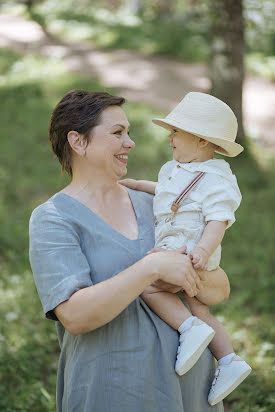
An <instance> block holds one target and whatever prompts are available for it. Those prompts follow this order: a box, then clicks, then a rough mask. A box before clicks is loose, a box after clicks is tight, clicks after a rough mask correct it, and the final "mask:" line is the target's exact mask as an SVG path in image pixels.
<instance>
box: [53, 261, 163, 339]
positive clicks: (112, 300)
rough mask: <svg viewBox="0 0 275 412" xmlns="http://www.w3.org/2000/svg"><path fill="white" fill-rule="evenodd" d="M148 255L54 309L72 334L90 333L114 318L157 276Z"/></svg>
mask: <svg viewBox="0 0 275 412" xmlns="http://www.w3.org/2000/svg"><path fill="white" fill-rule="evenodd" d="M147 262H148V257H146V258H144V259H141V260H140V261H138V262H137V263H135V264H134V265H132V266H130V267H129V268H127V269H125V270H124V271H123V272H120V273H119V274H117V275H115V276H114V277H112V278H110V279H107V280H105V281H103V282H100V283H98V284H96V285H93V286H90V287H87V288H84V289H81V290H79V291H77V292H75V293H74V294H73V295H72V296H71V297H70V299H69V300H67V301H65V302H63V303H61V304H60V305H59V306H57V307H56V308H55V309H54V312H55V314H56V316H57V318H58V319H59V320H60V322H61V323H62V324H63V326H64V327H65V328H66V329H67V330H68V331H69V332H70V333H72V334H74V335H78V334H82V333H87V332H89V331H92V330H94V329H96V328H99V327H100V326H103V325H105V324H106V323H108V322H110V321H111V320H113V319H114V318H115V317H116V316H118V315H119V314H120V313H121V312H122V311H123V310H124V309H125V308H126V307H127V306H128V305H129V304H130V303H131V302H132V301H134V299H136V298H137V297H138V296H139V295H140V294H141V293H142V292H143V291H144V289H145V288H146V287H147V286H149V285H151V284H152V283H153V282H154V281H155V280H157V279H158V274H154V273H150V271H149V270H148V269H149V267H148V264H147Z"/></svg>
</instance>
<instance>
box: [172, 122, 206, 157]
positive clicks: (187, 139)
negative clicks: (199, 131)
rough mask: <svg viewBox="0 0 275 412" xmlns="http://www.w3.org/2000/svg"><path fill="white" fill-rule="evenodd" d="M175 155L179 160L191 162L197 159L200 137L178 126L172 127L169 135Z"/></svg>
mask: <svg viewBox="0 0 275 412" xmlns="http://www.w3.org/2000/svg"><path fill="white" fill-rule="evenodd" d="M168 140H169V142H170V146H171V147H172V150H173V157H174V159H175V160H176V161H177V162H180V163H190V162H193V161H195V160H196V158H197V156H198V151H199V138H198V137H197V136H194V135H192V134H191V133H188V132H185V131H184V130H180V129H177V128H174V129H171V133H170V135H169V136H168Z"/></svg>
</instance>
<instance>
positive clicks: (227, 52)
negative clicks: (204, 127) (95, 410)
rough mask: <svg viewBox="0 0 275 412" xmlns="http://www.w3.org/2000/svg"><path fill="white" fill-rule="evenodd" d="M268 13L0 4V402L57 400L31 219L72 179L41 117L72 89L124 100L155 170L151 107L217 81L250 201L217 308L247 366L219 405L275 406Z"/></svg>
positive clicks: (273, 139)
mask: <svg viewBox="0 0 275 412" xmlns="http://www.w3.org/2000/svg"><path fill="white" fill-rule="evenodd" d="M274 15H275V3H274V2H273V1H272V0H257V1H256V0H243V1H241V0H213V1H210V0H170V1H165V0H148V1H147V0H146V1H145V0H102V1H96V0H94V1H92V0H78V1H73V0H45V1H35V0H29V1H27V0H25V1H24V0H22V1H6V2H3V1H2V2H0V102H1V106H0V142H1V150H0V221H1V230H0V273H1V275H0V319H1V321H0V411H3V412H14V411H24V412H27V411H31V412H32V411H33V412H43V411H45V412H46V411H47V412H53V411H54V410H55V380H56V369H57V361H58V354H59V347H58V343H57V338H56V333H55V324H54V322H51V321H47V320H44V319H43V313H42V309H41V305H40V302H39V300H38V297H37V293H36V290H35V286H34V284H33V280H32V274H31V270H30V267H29V262H28V220H29V217H30V214H31V211H32V210H33V209H34V207H36V206H37V205H38V204H40V203H42V202H43V201H45V200H46V199H48V198H49V197H50V196H51V195H53V194H54V193H55V192H57V191H58V190H60V189H61V188H62V187H63V186H64V185H65V184H66V183H67V182H68V178H67V177H66V176H62V175H61V172H60V167H59V164H58V162H57V160H56V159H55V158H54V155H53V154H52V153H51V150H50V146H49V143H48V139H47V127H48V121H49V117H50V113H51V111H52V109H53V107H54V106H55V104H56V103H57V102H58V101H59V99H60V98H61V97H62V96H63V94H64V93H65V92H66V91H68V90H70V89H73V88H84V89H89V90H106V91H109V92H111V93H115V94H118V95H123V96H125V97H126V98H127V99H128V102H127V104H126V106H125V110H126V112H127V115H128V117H129V120H130V122H131V125H132V137H133V138H134V140H135V141H136V149H135V150H134V151H133V152H132V154H131V157H130V160H129V168H128V176H129V177H134V178H144V179H156V178H157V172H158V170H159V168H160V166H161V165H162V164H163V163H164V162H165V161H167V160H169V159H171V152H170V148H169V145H168V144H167V141H166V136H167V133H166V132H165V131H164V130H162V129H161V128H158V127H157V126H155V125H153V124H152V123H151V119H152V117H154V116H162V115H165V114H167V112H168V111H170V110H171V109H172V108H173V107H174V106H175V104H177V103H178V102H179V101H180V99H181V98H182V97H183V96H184V94H185V93H187V92H189V91H191V90H193V91H194V90H195V91H204V92H210V93H212V94H214V95H216V96H217V97H220V98H222V99H223V100H224V101H226V102H227V103H228V104H230V106H231V107H232V108H233V110H234V111H235V112H236V114H237V116H238V120H239V134H238V141H239V142H240V143H241V144H243V145H244V146H245V148H246V149H245V151H244V152H243V153H242V154H241V155H240V156H238V157H237V158H235V159H227V160H229V162H230V164H231V167H232V169H233V171H234V173H235V174H236V175H237V177H238V181H239V185H240V188H241V191H242V194H243V201H242V204H241V207H240V208H239V210H238V211H237V214H236V217H237V222H236V223H235V224H234V225H233V227H232V228H231V229H230V230H229V231H228V233H226V236H225V239H224V241H223V258H222V267H223V268H224V269H225V271H226V272H227V274H228V276H229V278H230V282H231V297H230V299H229V300H228V301H227V302H225V303H223V304H220V305H218V306H217V307H215V308H213V312H214V313H215V314H216V315H217V316H218V317H219V319H220V320H221V321H222V322H223V323H224V324H225V325H226V327H227V329H228V331H229V333H230V335H231V336H232V340H233V342H234V346H235V349H236V352H238V354H240V355H241V356H243V357H244V358H245V359H246V360H247V361H248V362H249V363H250V364H251V365H252V367H253V372H252V374H251V375H250V377H249V378H248V379H247V380H246V381H245V382H244V383H243V384H242V385H241V386H240V387H239V388H238V389H237V390H235V391H234V392H233V393H232V394H231V395H230V396H229V397H228V398H227V399H226V401H225V408H226V410H227V411H228V412H229V411H230V412H233V411H234V412H238V411H242V412H272V411H274V410H275V393H274V386H275V377H274V371H275V366H274V336H275V328H274V308H275V304H274V300H275V299H274V285H275V273H274V272H275V260H274V240H275V235H274V233H275V231H274V226H273V225H274V223H275V222H274V217H275V214H274V197H275V196H274V178H275V167H274V161H275V127H274V126H275V29H274V27H275V26H274ZM122 396H123V394H122ZM148 412H149V411H148ZM192 412H196V411H192Z"/></svg>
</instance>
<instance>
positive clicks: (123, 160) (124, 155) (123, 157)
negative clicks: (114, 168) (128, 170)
mask: <svg viewBox="0 0 275 412" xmlns="http://www.w3.org/2000/svg"><path fill="white" fill-rule="evenodd" d="M114 156H115V158H116V159H118V160H119V161H120V162H121V163H124V164H127V162H128V153H121V154H118V155H114Z"/></svg>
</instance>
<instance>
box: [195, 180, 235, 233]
mask: <svg viewBox="0 0 275 412" xmlns="http://www.w3.org/2000/svg"><path fill="white" fill-rule="evenodd" d="M205 187H206V186H205ZM206 189H208V190H206V191H205V195H204V198H203V200H202V214H203V216H204V218H205V221H206V222H209V221H210V220H218V221H220V222H225V221H228V225H227V228H229V227H230V226H231V225H232V224H233V223H234V222H235V211H236V210H237V208H238V207H239V205H240V203H241V199H242V196H241V192H240V190H239V187H238V184H237V181H236V179H235V178H234V180H233V179H232V182H231V181H229V180H225V179H218V181H216V182H211V181H210V182H207V187H206Z"/></svg>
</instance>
